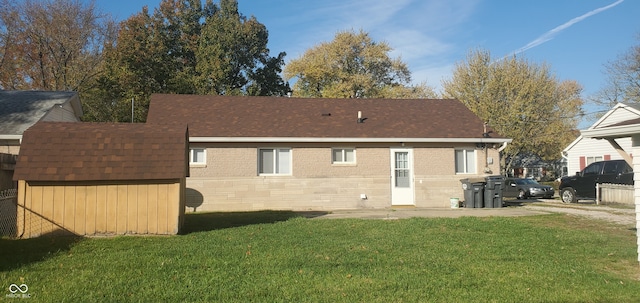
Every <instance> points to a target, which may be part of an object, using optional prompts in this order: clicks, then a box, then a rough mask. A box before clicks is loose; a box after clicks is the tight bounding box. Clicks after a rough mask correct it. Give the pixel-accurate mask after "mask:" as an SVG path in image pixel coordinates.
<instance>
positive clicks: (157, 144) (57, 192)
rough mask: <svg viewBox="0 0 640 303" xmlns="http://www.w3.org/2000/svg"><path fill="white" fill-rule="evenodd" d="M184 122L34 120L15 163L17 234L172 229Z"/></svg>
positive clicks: (178, 208) (180, 197)
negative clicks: (176, 124) (182, 123)
mask: <svg viewBox="0 0 640 303" xmlns="http://www.w3.org/2000/svg"><path fill="white" fill-rule="evenodd" d="M187 157H188V130H187V127H186V126H184V127H176V126H175V125H173V126H160V125H146V124H115V123H66V122H39V123H36V124H35V125H34V126H32V127H31V128H29V129H28V130H27V131H25V132H24V135H23V140H22V146H21V149H20V154H19V156H18V161H17V163H16V168H15V173H14V180H16V181H18V214H17V218H18V220H17V222H18V223H17V236H18V237H22V238H31V237H37V236H41V235H47V234H57V233H67V234H69V233H70V234H75V235H80V236H92V235H122V234H159V235H168V234H177V233H178V232H179V231H180V229H181V226H182V223H183V221H184V209H185V180H186V177H187V175H188V160H187V159H188V158H187Z"/></svg>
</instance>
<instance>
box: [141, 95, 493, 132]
mask: <svg viewBox="0 0 640 303" xmlns="http://www.w3.org/2000/svg"><path fill="white" fill-rule="evenodd" d="M358 111H361V112H362V117H363V118H367V119H366V120H365V121H364V123H357V118H358V116H357V115H358ZM170 121H173V122H176V123H179V124H188V125H189V135H190V136H192V137H278V138H286V137H291V138H294V137H295V138H442V139H459V138H465V139H469V138H478V139H480V138H483V133H484V122H483V121H482V120H480V118H478V117H477V116H476V115H475V114H474V113H473V112H471V111H470V110H469V109H467V108H466V107H465V106H464V104H462V103H461V102H460V101H458V100H451V99H314V98H284V97H240V96H202V95H171V94H154V95H152V96H151V103H150V106H149V115H148V117H147V123H152V124H164V123H168V122H170ZM488 130H491V129H490V128H489V129H488ZM491 137H492V138H504V137H502V136H500V135H498V134H495V133H492V134H491Z"/></svg>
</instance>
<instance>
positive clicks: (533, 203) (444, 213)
mask: <svg viewBox="0 0 640 303" xmlns="http://www.w3.org/2000/svg"><path fill="white" fill-rule="evenodd" d="M506 205H507V206H506V207H502V208H409V207H406V208H385V209H347V210H334V211H331V212H328V213H326V214H323V215H321V216H317V217H316V218H318V219H335V218H361V219H384V220H394V219H404V218H412V217H424V218H459V217H498V216H504V217H521V216H535V215H543V214H549V213H565V214H570V215H576V216H584V217H589V218H593V219H599V220H606V221H609V222H612V223H616V224H621V225H635V224H636V216H635V208H632V206H622V207H611V206H606V205H595V204H594V203H591V202H584V201H582V202H581V203H574V204H564V203H562V202H560V201H559V200H554V199H539V200H507V201H506Z"/></svg>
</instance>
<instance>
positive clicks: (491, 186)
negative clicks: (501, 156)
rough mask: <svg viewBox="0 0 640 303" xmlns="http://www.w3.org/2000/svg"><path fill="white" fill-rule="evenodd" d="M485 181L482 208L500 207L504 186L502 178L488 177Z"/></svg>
mask: <svg viewBox="0 0 640 303" xmlns="http://www.w3.org/2000/svg"><path fill="white" fill-rule="evenodd" d="M485 180H486V185H485V188H484V207H487V208H500V207H502V188H503V186H504V178H503V177H502V176H488V177H486V178H485Z"/></svg>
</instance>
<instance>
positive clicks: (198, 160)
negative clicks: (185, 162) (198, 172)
mask: <svg viewBox="0 0 640 303" xmlns="http://www.w3.org/2000/svg"><path fill="white" fill-rule="evenodd" d="M189 164H191V165H194V164H195V165H205V164H207V150H206V149H205V148H191V149H189Z"/></svg>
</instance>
